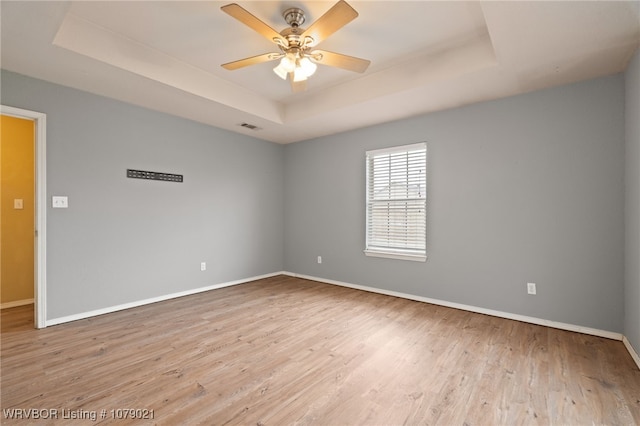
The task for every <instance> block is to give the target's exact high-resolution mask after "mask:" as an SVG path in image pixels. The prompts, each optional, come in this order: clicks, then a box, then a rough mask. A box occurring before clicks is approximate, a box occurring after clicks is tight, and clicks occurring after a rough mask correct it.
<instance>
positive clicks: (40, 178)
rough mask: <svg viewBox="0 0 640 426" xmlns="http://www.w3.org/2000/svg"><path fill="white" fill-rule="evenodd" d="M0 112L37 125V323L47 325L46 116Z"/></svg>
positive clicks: (21, 111) (4, 109) (5, 109)
mask: <svg viewBox="0 0 640 426" xmlns="http://www.w3.org/2000/svg"><path fill="white" fill-rule="evenodd" d="M0 112H1V113H2V114H3V115H8V116H12V117H17V118H23V119H27V120H33V122H34V125H35V132H34V133H35V139H36V140H35V162H36V164H35V173H36V176H35V182H36V188H35V189H36V191H35V193H36V197H35V230H36V232H35V240H34V242H35V247H34V248H35V250H34V253H35V254H34V273H35V283H34V290H33V302H34V303H33V304H34V309H33V310H34V321H33V323H34V325H35V327H36V328H45V327H46V326H47V324H46V320H47V115H46V114H44V113H41V112H36V111H29V110H26V109H20V108H14V107H10V106H5V105H0Z"/></svg>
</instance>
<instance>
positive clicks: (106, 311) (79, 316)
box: [45, 271, 284, 327]
mask: <svg viewBox="0 0 640 426" xmlns="http://www.w3.org/2000/svg"><path fill="white" fill-rule="evenodd" d="M278 275H284V272H282V271H280V272H273V273H271V274H265V275H259V276H255V277H249V278H244V279H241V280H235V281H229V282H225V283H220V284H214V285H210V286H207V287H200V288H196V289H192V290H186V291H181V292H178V293H171V294H166V295H164V296H158V297H152V298H150V299H144V300H138V301H135V302H130V303H124V304H122V305H117V306H109V307H108V308H102V309H96V310H93V311H88V312H82V313H79V314H74V315H68V316H65V317H60V318H53V319H49V320H46V323H45V325H46V326H47V327H48V326H52V325H58V324H64V323H66V322H71V321H77V320H81V319H85V318H91V317H95V316H98V315H104V314H109V313H111V312H117V311H122V310H124V309H130V308H135V307H137V306H143V305H149V304H151V303H156V302H162V301H164V300H169V299H175V298H178V297H183V296H190V295H192V294H197V293H203V292H205V291H210V290H216V289H219V288H223V287H231V286H234V285H238V284H244V283H247V282H250V281H255V280H260V279H264V278H270V277H275V276H278Z"/></svg>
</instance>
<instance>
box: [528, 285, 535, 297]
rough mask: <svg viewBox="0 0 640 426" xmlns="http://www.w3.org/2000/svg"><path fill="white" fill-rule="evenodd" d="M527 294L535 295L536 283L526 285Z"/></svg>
mask: <svg viewBox="0 0 640 426" xmlns="http://www.w3.org/2000/svg"><path fill="white" fill-rule="evenodd" d="M527 293H528V294H536V283H527Z"/></svg>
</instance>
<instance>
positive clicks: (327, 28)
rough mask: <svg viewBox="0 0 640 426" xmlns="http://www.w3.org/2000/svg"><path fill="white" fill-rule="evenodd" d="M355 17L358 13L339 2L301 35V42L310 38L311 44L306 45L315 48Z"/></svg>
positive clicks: (342, 1)
mask: <svg viewBox="0 0 640 426" xmlns="http://www.w3.org/2000/svg"><path fill="white" fill-rule="evenodd" d="M357 17H358V12H356V10H355V9H354V8H352V7H351V6H349V4H348V3H347V2H346V1H344V0H340V1H339V2H338V3H336V4H334V5H333V7H332V8H331V9H329V10H328V11H327V12H326V13H325V14H324V15H322V16H321V17H320V18H318V20H317V21H316V22H314V23H313V24H311V26H310V27H309V28H308V29H307V30H306V31H305V32H304V33H302V36H301V40H305V38H306V37H311V38H312V39H313V42H310V43H308V44H307V45H308V46H315V45H317V44H318V43H320V42H321V41H322V40H324V39H326V38H327V37H329V36H330V35H331V34H333V33H335V32H336V31H338V30H339V29H340V28H342V27H344V26H345V25H347V24H348V23H349V22H351V21H353V20H354V19H356V18H357Z"/></svg>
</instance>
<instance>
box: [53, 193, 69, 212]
mask: <svg viewBox="0 0 640 426" xmlns="http://www.w3.org/2000/svg"><path fill="white" fill-rule="evenodd" d="M51 207H53V208H54V209H66V208H68V207H69V199H68V198H67V197H66V196H62V195H54V196H53V197H51Z"/></svg>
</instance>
